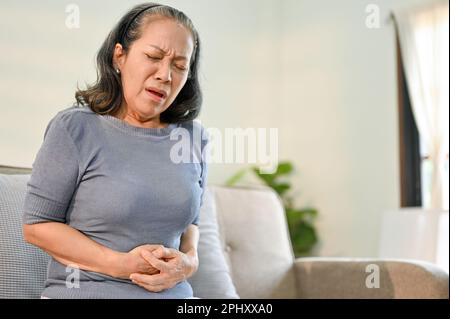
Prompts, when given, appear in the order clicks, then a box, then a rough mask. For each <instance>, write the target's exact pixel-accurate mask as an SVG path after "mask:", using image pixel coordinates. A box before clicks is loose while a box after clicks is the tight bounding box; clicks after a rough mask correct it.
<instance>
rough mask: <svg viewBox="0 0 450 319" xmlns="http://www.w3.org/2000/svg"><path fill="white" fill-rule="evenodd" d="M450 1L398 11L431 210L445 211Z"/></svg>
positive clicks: (403, 55) (405, 63) (409, 87)
mask: <svg viewBox="0 0 450 319" xmlns="http://www.w3.org/2000/svg"><path fill="white" fill-rule="evenodd" d="M448 10H449V6H448V1H440V2H436V3H434V4H429V5H427V6H423V7H420V8H414V9H410V10H399V11H396V12H394V16H395V20H396V23H397V28H398V34H399V39H400V47H401V53H402V58H403V63H404V67H405V73H406V80H407V83H408V89H409V93H410V97H411V103H412V108H413V113H414V117H415V120H416V123H417V127H418V130H419V134H420V135H421V140H422V141H424V143H425V148H426V149H427V150H428V155H429V156H430V159H431V163H432V166H433V173H432V177H431V200H430V204H429V207H426V208H429V209H444V207H443V206H444V192H445V191H446V192H448V190H446V189H445V187H444V186H445V185H446V184H448V183H446V182H445V181H446V180H448V176H445V175H444V165H445V160H446V154H448V144H449V141H448V139H449V128H448V127H449V93H448V92H449V91H448V88H449V33H448V30H449V26H448V23H449V20H448V15H449V14H448Z"/></svg>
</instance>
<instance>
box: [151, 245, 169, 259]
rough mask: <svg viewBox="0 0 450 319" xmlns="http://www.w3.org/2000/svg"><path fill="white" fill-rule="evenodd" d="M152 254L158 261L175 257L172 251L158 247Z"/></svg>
mask: <svg viewBox="0 0 450 319" xmlns="http://www.w3.org/2000/svg"><path fill="white" fill-rule="evenodd" d="M152 254H153V255H154V256H155V257H156V258H158V259H162V258H173V257H175V254H174V252H173V251H172V249H171V248H166V247H159V248H158V249H155V250H153V251H152Z"/></svg>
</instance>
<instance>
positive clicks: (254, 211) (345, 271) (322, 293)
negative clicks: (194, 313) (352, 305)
mask: <svg viewBox="0 0 450 319" xmlns="http://www.w3.org/2000/svg"><path fill="white" fill-rule="evenodd" d="M211 190H212V193H213V194H214V200H215V203H216V210H217V218H218V224H219V234H220V239H221V241H222V245H223V247H224V251H225V255H226V260H227V262H228V265H229V267H230V273H231V277H232V280H233V283H234V285H235V287H236V290H237V292H238V294H239V296H240V297H241V298H448V296H449V294H448V288H449V277H448V274H447V273H446V272H444V271H443V270H441V269H440V268H438V267H436V266H434V265H432V264H429V263H424V262H419V261H412V260H381V259H375V258H373V259H360V258H358V259H356V258H355V259H352V258H299V259H295V258H294V256H293V251H292V246H291V242H290V238H289V235H288V229H287V224H286V218H285V214H284V210H283V207H282V205H281V202H280V200H279V198H278V197H277V195H276V194H275V193H274V192H272V191H271V190H270V189H245V188H226V187H217V186H215V187H211ZM355 240H356V238H355ZM369 265H370V266H369ZM373 265H375V266H373ZM367 266H369V268H367ZM373 267H375V268H377V270H378V273H379V288H376V287H374V288H368V287H367V286H366V281H367V280H368V276H369V275H371V274H372V272H371V269H373ZM366 270H369V271H370V272H366ZM373 274H374V273H373ZM369 279H370V278H369ZM370 286H371V285H369V287H370Z"/></svg>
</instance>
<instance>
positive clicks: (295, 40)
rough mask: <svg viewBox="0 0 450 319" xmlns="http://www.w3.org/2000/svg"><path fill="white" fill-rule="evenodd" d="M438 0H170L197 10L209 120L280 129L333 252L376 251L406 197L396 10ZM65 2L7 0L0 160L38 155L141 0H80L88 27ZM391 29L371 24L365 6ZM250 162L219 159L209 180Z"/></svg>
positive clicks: (323, 250)
mask: <svg viewBox="0 0 450 319" xmlns="http://www.w3.org/2000/svg"><path fill="white" fill-rule="evenodd" d="M421 2H429V1H427V0H422V1H420V0H415V1H412V0H379V1H374V0H372V1H360V0H345V1H332V0H328V1H317V0H309V1H306V0H283V1H280V0H246V1H238V0H227V1H211V0H195V1H186V0H179V1H164V3H166V4H169V5H173V6H175V7H177V8H179V9H181V10H183V11H185V12H186V13H187V14H188V15H189V16H190V17H191V18H192V20H193V21H194V23H195V24H196V26H197V28H198V30H199V31H200V34H201V37H202V42H203V49H204V50H203V60H202V71H201V73H202V83H203V89H204V95H205V103H204V109H203V113H202V116H201V119H202V122H203V124H204V125H206V126H208V127H217V128H219V129H224V128H225V127H278V128H279V137H280V158H281V159H287V160H291V161H293V162H294V164H295V165H296V167H297V168H298V172H297V174H296V177H295V179H294V181H295V183H294V184H295V186H296V188H297V189H298V190H299V192H298V193H299V197H298V204H299V205H312V206H315V207H317V208H318V209H319V211H320V219H319V221H318V227H319V234H320V236H321V239H322V241H321V245H320V246H319V249H318V251H317V253H318V254H320V255H326V256H374V255H376V253H377V249H378V236H379V226H380V217H381V215H382V213H383V212H384V211H386V210H388V209H392V208H397V207H398V206H399V183H398V180H399V167H398V165H399V163H398V162H399V160H398V145H397V135H398V134H397V131H398V128H397V96H396V93H397V91H396V64H395V41H394V40H395V39H394V31H393V24H392V23H391V22H389V19H388V15H389V13H390V10H391V9H392V8H394V7H398V6H410V5H413V4H414V3H421ZM68 3H69V2H67V3H66V2H60V1H49V0H46V1H39V2H37V1H11V0H8V1H2V2H1V3H0V24H1V26H0V30H1V31H0V32H1V33H0V46H1V47H0V49H1V52H2V59H0V96H1V99H2V102H1V104H0V110H1V112H0V165H1V164H3V165H17V166H28V167H29V166H31V164H32V162H33V159H34V155H35V154H36V152H37V150H38V148H39V146H40V144H41V143H42V137H43V132H44V129H45V127H46V125H47V123H48V121H49V119H50V118H51V117H53V116H54V114H56V112H57V111H59V110H61V109H63V108H65V107H67V106H68V105H69V103H70V102H71V101H72V100H73V94H74V90H75V87H76V83H77V81H78V83H79V84H81V85H82V84H83V83H84V82H91V81H93V80H94V79H95V77H94V76H95V69H94V57H95V53H96V52H97V50H98V48H99V46H100V44H101V42H102V41H103V39H104V38H105V36H106V34H107V32H108V31H109V30H110V28H111V27H112V26H113V24H114V23H115V22H116V21H117V20H118V18H119V17H120V16H121V15H122V14H123V13H124V12H125V10H126V9H128V8H129V7H130V6H131V5H134V4H135V3H137V2H134V1H119V0H114V1H95V2H93V1H86V0H83V1H76V4H77V5H78V6H79V7H80V14H81V16H80V17H81V28H80V29H68V28H66V26H65V19H66V13H65V11H64V10H65V5H66V4H68ZM369 3H374V4H377V5H378V6H379V8H380V9H381V27H380V28H379V29H369V28H367V27H366V26H365V19H366V16H367V13H366V12H365V8H366V5H367V4H369ZM239 167H240V166H239V165H219V164H213V165H211V169H210V179H209V182H210V183H216V184H217V183H222V182H224V181H225V180H226V179H227V178H228V177H229V176H230V175H231V174H232V173H233V172H235V171H236V170H237V169H238V168H239Z"/></svg>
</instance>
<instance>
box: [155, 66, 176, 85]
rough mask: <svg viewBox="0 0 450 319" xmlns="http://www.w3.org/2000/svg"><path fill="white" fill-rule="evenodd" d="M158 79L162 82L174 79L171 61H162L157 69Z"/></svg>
mask: <svg viewBox="0 0 450 319" xmlns="http://www.w3.org/2000/svg"><path fill="white" fill-rule="evenodd" d="M156 79H157V80H160V81H162V82H171V81H172V72H171V67H170V63H161V64H160V65H159V67H158V70H157V71H156Z"/></svg>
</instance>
